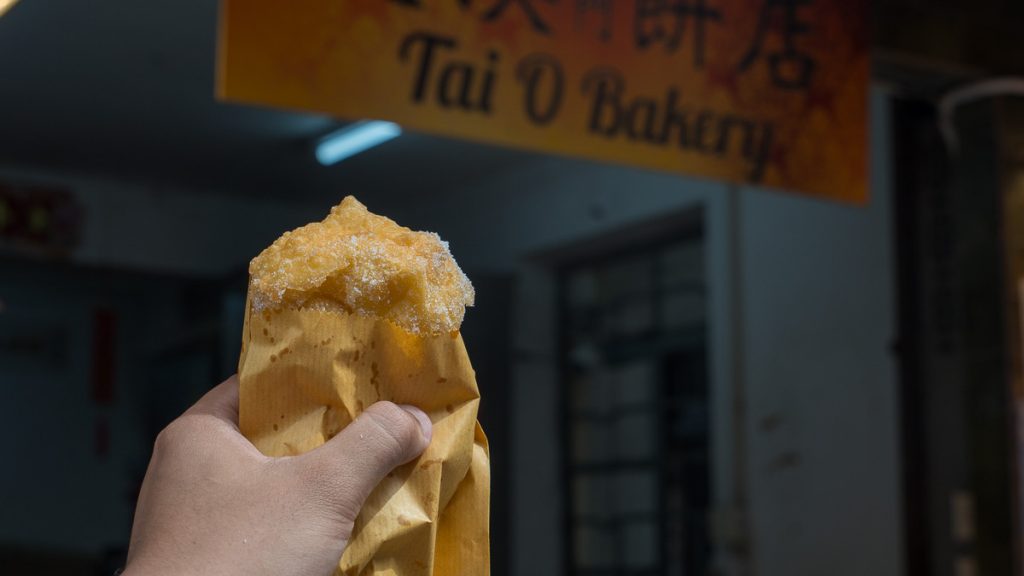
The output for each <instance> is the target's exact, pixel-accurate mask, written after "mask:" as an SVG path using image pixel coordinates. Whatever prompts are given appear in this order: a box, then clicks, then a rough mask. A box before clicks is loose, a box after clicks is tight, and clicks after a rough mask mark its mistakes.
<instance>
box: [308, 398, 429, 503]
mask: <svg viewBox="0 0 1024 576" xmlns="http://www.w3.org/2000/svg"><path fill="white" fill-rule="evenodd" d="M431 433H432V432H431V423H430V418H429V417H428V416H427V415H426V414H424V413H423V411H422V410H420V409H418V408H415V407H413V406H399V405H397V404H392V403H391V402H378V403H376V404H374V405H373V406H370V407H369V408H368V409H367V410H366V411H365V412H363V413H362V414H361V415H360V416H359V417H358V418H356V419H355V421H353V422H352V423H351V424H349V425H348V426H347V427H346V428H345V429H344V430H342V431H341V432H340V433H339V434H338V435H337V436H335V437H334V438H332V439H331V440H330V441H328V442H327V443H326V444H324V445H323V446H321V447H319V448H317V449H316V450H313V451H311V452H308V453H307V454H305V455H303V456H301V457H300V462H299V464H300V466H304V467H305V469H306V471H307V472H309V473H310V476H309V477H310V479H311V480H312V482H313V483H314V486H315V487H316V489H317V490H319V491H320V493H321V494H320V495H321V496H322V497H324V498H325V499H326V500H327V501H328V502H330V503H332V504H334V505H336V506H338V507H339V510H340V511H341V512H342V514H343V515H344V516H345V519H346V520H350V521H354V520H355V517H356V515H358V513H359V509H360V508H362V506H363V502H365V501H366V498H367V496H369V495H370V492H372V491H373V489H374V488H375V487H376V486H377V485H378V484H380V482H381V480H383V479H384V477H385V476H386V475H387V474H388V473H389V472H391V471H392V470H394V469H395V468H396V467H398V466H400V465H402V464H405V463H407V462H410V461H412V460H413V459H415V458H416V457H418V456H419V455H420V454H422V453H423V451H424V450H426V449H427V445H428V444H429V443H430V437H431Z"/></svg>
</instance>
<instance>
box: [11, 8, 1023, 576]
mask: <svg viewBox="0 0 1024 576" xmlns="http://www.w3.org/2000/svg"><path fill="white" fill-rule="evenodd" d="M0 4H2V3H0ZM874 9H875V15H874V24H875V44H876V46H875V58H874V60H875V67H874V68H875V69H874V87H873V89H872V94H871V112H870V118H871V121H870V134H871V137H870V159H871V166H872V168H871V190H870V194H871V199H870V201H869V202H868V204H867V205H864V206H850V205H843V204H838V203H833V202H828V201H821V200H815V199H810V198H804V197H798V196H794V195H788V194H780V193H778V192H776V191H768V190H762V189H757V188H753V187H740V186H734V185H727V184H721V183H716V182H712V181H707V180H699V179H689V178H683V177H679V176H676V175H669V174H662V173H657V172H652V171H642V170H636V169H630V168H623V167H615V166H610V165H603V164H597V163H593V162H587V161H582V160H572V159H566V158H560V157H553V156H545V155H539V154H532V153H528V152H521V151H510V150H506V149H501V148H495V147H489V146H484V145H479V144H473V143H467V142H459V141H454V140H448V139H440V138H434V137H429V136H423V135H418V134H406V135H403V136H402V137H401V138H399V139H397V140H395V141H393V142H390V143H388V144H386V145H384V146H381V147H379V148H377V149H374V150H373V151H371V152H368V153H365V154H362V155H360V156H358V157H355V158H353V159H351V160H348V161H346V162H343V163H341V164H339V165H337V166H334V167H324V166H321V165H320V164H318V163H317V161H316V159H315V157H314V155H313V152H312V143H314V142H316V141H317V139H318V138H320V137H321V136H323V135H324V134H326V133H328V132H330V131H332V130H334V129H336V128H337V127H338V126H340V125H341V123H340V122H338V121H336V120H332V119H328V118H325V117H318V116H313V115H307V114H297V113H286V112H281V111H272V110H268V109H261V108H255V107H243V106H236V105H230V104H222V103H217V102H216V101H215V100H214V99H213V97H212V95H213V93H214V85H213V83H214V58H213V56H212V55H213V54H214V53H215V49H216V22H217V3H215V2H200V1H197V0H186V1H177V2H170V1H166V0H154V1H150V2H131V1H128V0H107V1H105V2H80V1H70V0H64V1H57V0H52V1H40V0H22V2H20V3H18V4H16V5H14V7H13V8H12V9H11V10H10V11H9V12H8V13H7V14H6V15H4V16H3V17H0V439H3V440H4V441H5V442H4V444H5V445H6V447H7V455H6V456H5V457H4V458H2V459H0V462H2V463H0V572H2V573H4V574H16V575H19V576H20V575H36V574H58V573H59V574H103V573H111V572H112V571H113V570H114V569H115V568H116V567H117V566H118V565H119V563H120V562H122V561H123V554H124V551H125V546H126V543H127V538H128V534H129V530H130V526H131V519H132V512H133V510H132V508H133V504H134V501H135V498H136V495H137V490H138V487H139V483H140V482H141V479H142V476H143V473H144V471H145V466H146V463H147V461H148V458H149V452H150V448H151V443H152V441H153V439H154V437H155V435H156V433H157V432H158V431H159V430H160V429H161V428H162V427H163V426H164V425H166V424H167V423H168V422H169V421H170V420H171V419H172V418H174V417H175V416H176V415H178V414H179V413H180V412H181V411H182V410H184V409H185V408H186V407H187V406H189V405H190V404H191V403H192V402H193V401H194V400H195V399H196V398H197V397H198V396H199V395H200V394H201V393H202V392H203V391H205V390H207V389H208V388H210V387H211V386H213V385H215V384H217V383H219V382H220V381H221V380H223V379H224V378H225V377H227V376H228V375H230V374H231V373H232V372H233V371H234V369H235V364H236V362H237V354H238V349H239V341H240V327H241V317H242V312H243V306H244V297H245V285H246V277H247V264H248V261H249V259H250V258H252V257H253V256H254V255H255V254H257V253H258V252H259V251H260V250H261V249H262V248H263V247H265V246H267V245H268V244H269V243H270V242H271V241H273V240H274V239H275V238H276V237H277V236H278V235H280V233H281V232H283V231H284V230H288V229H291V228H294V227H297V226H299V225H302V224H304V223H307V222H310V221H313V220H318V219H320V218H322V217H323V215H324V214H326V212H327V211H328V210H329V208H330V207H331V206H332V205H334V204H336V203H337V202H339V201H340V200H341V198H342V197H344V196H345V195H349V194H352V195H356V196H357V197H358V198H359V199H360V200H361V201H362V202H364V203H365V204H367V205H368V206H369V208H370V209H371V210H372V211H374V212H376V213H380V214H385V215H388V216H390V217H392V218H393V219H395V220H397V221H398V222H399V223H402V224H404V225H407V226H410V227H412V228H414V229H426V230H434V231H437V232H438V233H440V234H441V236H442V237H443V238H445V239H446V240H448V241H450V243H451V246H452V250H453V253H454V254H455V255H456V257H457V258H458V259H459V262H460V264H461V265H462V267H463V268H464V269H465V270H466V271H467V273H468V275H469V276H470V277H471V279H472V280H473V281H474V283H475V285H476V287H477V294H478V303H477V306H476V308H474V309H472V310H470V312H469V314H468V316H467V321H466V324H465V326H464V333H465V336H466V341H467V346H468V347H469V351H470V354H471V356H472V358H473V360H474V364H475V366H476V368H477V371H478V378H479V383H480V387H481V390H482V394H483V403H482V416H481V417H482V419H483V422H484V426H485V428H486V429H487V431H488V433H489V435H490V437H491V440H492V457H493V484H494V501H493V507H494V510H493V512H494V513H493V548H494V563H493V573H494V574H495V575H496V576H505V575H514V576H545V575H555V574H569V575H578V576H605V575H607V576H613V575H615V576H618V575H622V576H627V575H629V576H634V575H635V576H656V575H657V576H662V575H665V576H669V575H671V576H679V575H686V576H691V575H693V576H697V575H710V574H721V575H755V574H756V575H758V576H814V575H820V574H829V575H835V576H841V575H848V576H886V575H893V576H895V575H903V574H906V575H911V576H917V575H924V574H936V575H950V576H953V575H955V576H974V575H985V576H988V575H1002V574H1006V575H1009V574H1011V573H1020V570H1021V563H1020V560H1019V559H1020V548H1021V542H1022V541H1021V530H1020V525H1019V522H1020V519H1021V514H1020V511H1021V504H1020V498H1019V495H1020V492H1019V489H1018V486H1019V473H1018V463H1019V461H1020V446H1021V445H1020V444H1019V441H1018V435H1017V428H1016V427H1017V426H1018V425H1017V423H1016V422H1017V419H1016V417H1015V410H1016V406H1017V402H1019V399H1020V397H1021V395H1020V389H1021V381H1020V377H1019V373H1020V372H1019V368H1020V359H1019V358H1020V354H1019V343H1020V337H1019V318H1020V316H1019V314H1018V309H1019V308H1018V305H1017V301H1016V298H1017V294H1018V292H1017V286H1018V283H1017V282H1018V276H1017V272H1018V271H1019V270H1020V267H1019V254H1020V252H1019V249H1020V247H1021V242H1022V238H1024V236H1022V234H1021V230H1022V228H1021V227H1020V226H1019V223H1020V215H1021V213H1022V212H1021V210H1024V208H1022V207H1021V206H1020V199H1019V198H1020V194H1022V193H1024V180H1022V179H1021V174H1024V172H1021V166H1024V146H1022V142H1024V136H1022V135H1024V121H1022V120H1024V100H1022V99H1019V98H1014V97H1012V96H995V97H982V98H979V99H976V100H972V103H970V104H968V105H966V106H965V107H962V108H959V109H957V112H956V114H955V115H953V116H952V120H953V122H954V130H955V133H956V135H957V139H958V147H957V148H956V150H955V151H954V152H952V153H951V152H950V149H949V147H948V145H947V143H946V142H944V141H943V139H942V132H941V131H940V120H941V116H940V108H939V107H938V106H937V103H938V102H939V101H940V99H941V97H942V96H943V95H945V94H948V93H949V91H950V90H952V89H954V88H956V87H958V86H962V85H967V84H970V83H973V82H976V81H979V80H983V79H985V78H988V77H991V76H993V75H1002V74H1014V73H1021V72H1024V50H1022V48H1021V47H1020V46H1021V44H1020V43H1019V42H1015V40H1016V37H1015V35H1016V34H1017V33H1018V32H1017V31H1019V30H1020V28H1021V25H1024V10H1022V8H1021V6H1020V5H1019V3H1011V2H1000V1H998V0H981V1H977V2H973V3H970V6H968V5H967V4H966V3H963V2H960V3H957V2H952V1H947V2H919V1H916V0H899V1H896V2H886V3H881V2H879V3H876V6H875V7H874ZM1014 207H1016V208H1018V209H1016V210H1015V209H1014ZM15 214H17V215H18V219H17V221H18V222H20V223H22V224H20V225H19V226H18V227H14V226H13V225H12V226H6V223H7V222H13V221H15V219H14V215H15Z"/></svg>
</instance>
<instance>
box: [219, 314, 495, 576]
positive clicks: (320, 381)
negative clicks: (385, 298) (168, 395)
mask: <svg viewBox="0 0 1024 576" xmlns="http://www.w3.org/2000/svg"><path fill="white" fill-rule="evenodd" d="M238 376H239V380H240V382H241V392H240V395H241V403H240V406H239V425H240V428H241V431H242V433H243V434H244V435H245V436H246V437H247V438H248V439H249V440H250V441H252V443H253V444H254V445H255V446H256V447H257V448H258V449H259V450H260V451H261V452H263V453H264V454H266V455H268V456H288V455H295V454H300V453H303V452H306V451H308V450H311V449H313V448H315V447H317V446H319V445H321V444H323V443H324V442H325V441H326V440H328V439H329V438H331V437H333V436H334V435H335V434H337V433H338V432H339V431H340V430H341V429H343V428H344V427H345V426H347V425H348V424H349V423H350V422H352V420H353V419H354V418H355V417H356V416H357V415H359V414H360V413H361V412H362V411H363V409H364V408H366V407H368V406H370V405H371V404H373V403H374V402H377V401H379V400H390V401H392V402H395V403H398V404H412V405H414V406H417V407H419V408H421V409H422V410H423V411H424V412H426V413H427V414H428V415H429V416H430V419H431V421H432V422H433V425H434V431H433V439H432V440H431V442H430V447H429V448H427V451H426V452H425V453H424V454H423V455H422V456H421V457H420V458H419V459H418V460H416V461H413V462H411V463H409V464H406V465H404V466H402V467H400V468H398V469H396V470H395V471H394V472H393V473H392V474H390V475H389V476H388V477H387V478H385V480H384V481H383V482H382V483H381V484H380V485H379V486H378V487H377V489H376V490H375V491H374V492H373V493H372V494H371V495H370V497H369V499H367V501H366V504H365V506H364V507H363V509H362V512H361V513H360V515H359V518H358V519H357V520H356V523H355V529H354V531H353V534H352V539H351V540H350V542H349V545H348V548H347V549H346V550H345V553H344V555H343V556H342V557H341V562H340V563H339V566H338V570H337V571H336V572H335V575H336V576H368V575H379V576H383V575H395V576H420V575H423V576H429V575H444V576H448V575H451V576H487V575H489V574H490V557H489V554H490V548H489V540H488V538H489V527H488V512H489V501H490V469H489V457H488V448H487V439H486V437H485V436H484V432H483V429H482V428H481V427H480V424H479V423H478V422H477V408H478V405H479V402H480V393H479V391H478V389H477V385H476V377H475V374H474V372H473V367H472V366H471V365H470V362H469V356H468V355H467V353H466V347H465V345H464V344H463V342H462V336H461V335H460V334H459V333H457V332H456V333H454V334H451V335H442V336H418V335H413V334H410V333H408V332H406V331H404V330H402V329H401V328H398V327H397V326H395V325H393V324H391V323H390V322H387V321H384V320H378V319H374V318H369V317H364V316H360V315H354V314H347V313H343V312H328V311H318V310H292V309H282V310H275V311H264V312H260V313H257V312H254V311H253V310H252V308H251V306H249V304H248V303H247V304H246V319H245V326H244V328H243V336H242V354H241V358H240V359H239V367H238Z"/></svg>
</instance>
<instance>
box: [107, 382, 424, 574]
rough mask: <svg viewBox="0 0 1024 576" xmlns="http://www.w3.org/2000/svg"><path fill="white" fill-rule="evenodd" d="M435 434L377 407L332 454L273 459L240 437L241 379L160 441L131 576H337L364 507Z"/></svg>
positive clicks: (420, 417)
mask: <svg viewBox="0 0 1024 576" xmlns="http://www.w3.org/2000/svg"><path fill="white" fill-rule="evenodd" d="M430 435H431V427H430V419H429V418H428V417H427V415H426V414H424V413H423V412H422V411H420V410H419V409H417V408H413V407H411V406H402V407H399V406H397V405H395V404H392V403H390V402H379V403H377V404H374V405H373V406H370V407H369V408H368V409H367V410H366V411H365V412H364V413H363V414H362V415H360V416H359V417H358V418H356V419H355V421H353V422H352V424H350V425H349V426H348V427H346V428H345V429H344V430H342V431H341V432H340V433H339V434H338V435H337V436H335V437H334V438H332V439H331V440H330V441H328V442H327V443H326V444H324V445H323V446H321V447H319V448H317V449H315V450H312V451H310V452H308V453H306V454H303V455H301V456H294V457H288V458H270V457H267V456H264V455H263V454H261V453H260V452H259V451H258V450H256V448H255V447H254V446H253V445H252V444H251V443H250V442H249V441H248V440H246V439H245V437H243V436H242V435H241V434H240V433H239V431H238V378H237V377H235V376H232V377H231V378H229V379H228V380H227V381H225V382H224V383H223V384H221V385H219V386H217V387H216V388H214V389H213V390H211V391H210V392H209V393H208V394H206V396H203V398H202V399H201V400H199V402H197V403H196V405H195V406H193V407H192V408H190V409H189V410H188V411H187V412H185V414H183V415H182V416H181V417H179V418H178V419H177V420H175V421H174V422H172V423H171V424H170V425H169V426H167V428H166V429H164V430H163V432H161V433H160V435H159V436H158V437H157V440H156V444H155V446H154V448H153V457H152V459H151V460H150V463H149V469H148V470H147V471H146V478H145V481H144V482H143V484H142V491H141V493H140V495H139V503H138V507H137V508H136V511H135V523H134V526H133V527H132V538H131V545H130V547H129V551H128V565H127V567H126V568H125V571H124V574H125V575H128V576H164V575H173V576H190V575H199V574H217V575H219V576H231V575H235V574H239V575H246V576H257V575H262V574H267V575H274V576H285V575H302V576H307V575H309V576H319V575H323V576H328V575H330V574H332V573H333V571H334V569H335V568H336V567H337V565H338V561H339V560H340V559H341V554H342V552H344V550H345V546H346V545H347V544H348V540H349V538H350V537H351V535H352V527H353V524H354V522H355V519H356V516H357V515H358V514H359V510H360V508H362V505H363V502H364V501H365V500H366V497H367V496H369V494H370V492H372V491H373V489H374V488H375V487H376V486H377V484H379V483H380V482H381V480H383V479H384V477H385V475H387V474H388V473H389V472H391V470H392V469H394V468H395V467H396V466H399V465H401V464H404V463H406V462H409V461H411V460H413V459H414V458H416V457H417V456H419V455H420V454H421V453H423V451H424V450H425V449H426V448H427V444H428V443H429V442H430Z"/></svg>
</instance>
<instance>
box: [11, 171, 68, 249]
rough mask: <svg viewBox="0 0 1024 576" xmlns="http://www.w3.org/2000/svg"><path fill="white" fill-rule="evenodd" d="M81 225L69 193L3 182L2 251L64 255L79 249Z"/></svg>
mask: <svg viewBox="0 0 1024 576" xmlns="http://www.w3.org/2000/svg"><path fill="white" fill-rule="evenodd" d="M81 222H82V210H81V207H80V206H79V205H78V203H77V202H75V199H74V197H73V196H72V195H71V193H70V192H68V191H67V190H62V189H55V188H43V187H36V186H15V185H11V184H6V183H2V182H0V248H6V249H13V250H15V251H27V252H32V253H36V254H38V253H44V254H49V255H64V254H66V253H68V252H70V251H71V250H72V249H74V248H75V247H76V246H77V245H78V241H79V237H80V233H81Z"/></svg>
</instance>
